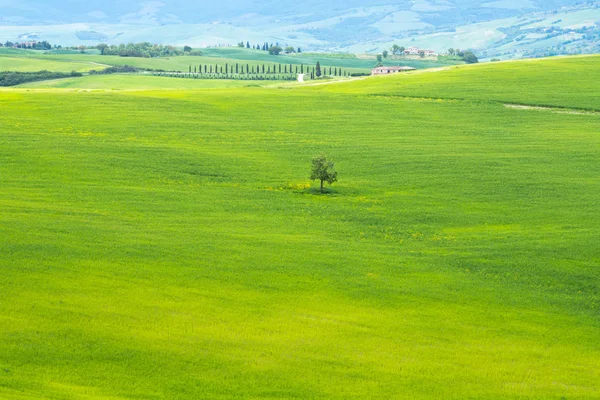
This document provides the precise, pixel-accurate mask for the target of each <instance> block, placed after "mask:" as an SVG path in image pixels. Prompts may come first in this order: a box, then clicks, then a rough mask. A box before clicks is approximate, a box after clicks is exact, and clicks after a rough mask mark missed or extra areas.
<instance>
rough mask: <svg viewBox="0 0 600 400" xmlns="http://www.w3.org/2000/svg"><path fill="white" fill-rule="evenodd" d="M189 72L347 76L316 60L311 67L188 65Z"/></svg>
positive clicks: (339, 70)
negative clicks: (314, 64) (323, 65)
mask: <svg viewBox="0 0 600 400" xmlns="http://www.w3.org/2000/svg"><path fill="white" fill-rule="evenodd" d="M188 73H189V74H225V75H229V74H232V75H257V74H269V75H270V74H294V75H295V74H311V73H314V74H315V76H317V77H320V76H322V75H329V76H348V72H347V71H344V70H342V69H341V68H338V67H324V68H321V64H320V63H318V62H317V65H316V66H314V67H312V66H310V65H303V64H300V65H292V64H273V65H270V64H261V65H250V64H240V63H236V64H231V65H229V64H225V65H218V64H215V65H212V64H204V65H203V64H200V65H194V66H192V65H190V66H189V68H188Z"/></svg>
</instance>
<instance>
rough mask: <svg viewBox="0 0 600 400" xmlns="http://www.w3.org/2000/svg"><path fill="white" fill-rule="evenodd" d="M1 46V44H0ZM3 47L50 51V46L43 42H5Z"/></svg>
mask: <svg viewBox="0 0 600 400" xmlns="http://www.w3.org/2000/svg"><path fill="white" fill-rule="evenodd" d="M0 46H2V44H0ZM4 46H5V47H14V48H17V49H30V50H51V49H52V45H51V44H50V43H48V42H47V41H45V40H43V41H41V42H36V41H33V42H10V41H7V42H6V43H4Z"/></svg>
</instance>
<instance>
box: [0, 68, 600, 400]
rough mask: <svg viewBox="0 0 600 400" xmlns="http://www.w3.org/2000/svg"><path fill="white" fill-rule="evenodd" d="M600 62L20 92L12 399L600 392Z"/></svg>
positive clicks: (15, 131) (6, 188) (11, 107)
mask: <svg viewBox="0 0 600 400" xmlns="http://www.w3.org/2000/svg"><path fill="white" fill-rule="evenodd" d="M598 59H599V58H598V57H590V58H565V59H550V60H540V61H531V62H523V63H498V64H494V65H490V66H486V65H481V66H475V67H461V68H456V69H454V68H453V69H451V70H448V71H438V72H427V73H415V74H407V75H398V76H392V77H383V78H369V79H365V80H361V81H357V82H350V83H336V84H332V85H322V86H311V87H306V88H302V87H287V88H281V89H278V88H276V87H268V88H260V87H251V88H244V87H241V88H222V89H213V90H193V89H191V90H165V89H162V88H163V87H164V86H162V85H163V81H162V80H159V79H156V80H153V81H152V82H150V81H148V82H149V83H143V84H139V85H138V84H134V83H132V84H130V86H131V87H140V86H141V87H146V85H147V84H148V85H149V84H155V83H156V85H157V87H158V88H157V89H153V90H147V91H123V92H108V91H107V92H83V91H82V92H78V91H72V90H60V89H54V90H52V91H49V90H35V89H31V88H30V89H4V90H2V91H0V107H1V109H2V110H3V112H2V113H0V127H1V129H0V156H1V159H2V162H1V163H0V177H1V178H2V179H1V182H2V190H1V191H0V229H1V235H2V240H1V241H0V265H1V266H2V272H3V273H2V278H1V279H0V293H2V296H1V297H0V398H7V399H18V400H21V399H34V398H44V399H113V400H114V399H200V398H210V399H240V398H242V399H292V398H296V399H320V398H328V399H390V398H394V399H490V400H491V399H515V400H516V399H557V400H559V399H595V398H600V383H599V382H600V314H599V312H600V291H599V289H598V288H599V287H600V271H599V269H598V267H599V265H600V248H599V245H598V241H599V239H600V238H599V236H598V226H599V223H600V207H599V206H600V178H599V177H600V164H599V163H598V159H599V156H600V136H599V135H598V133H599V128H600V120H599V116H598V114H594V113H588V114H576V113H571V114H569V113H556V112H552V111H551V110H548V111H545V110H537V109H511V108H507V107H505V106H504V105H503V103H504V102H515V103H521V104H535V105H537V104H545V105H552V106H555V107H566V108H586V109H593V110H598V109H599V106H598V104H599V103H598V101H597V100H598V99H597V93H600V83H599V82H600V80H599V79H596V78H597V75H598V69H597V63H598ZM561 70H563V71H565V70H566V71H570V72H571V73H565V74H562V75H561V79H556V76H557V75H558V73H559V72H558V71H561ZM112 78H113V77H110V78H107V79H112ZM130 78H131V79H140V77H130ZM118 79H126V77H122V78H121V77H119V78H118ZM174 81H181V82H184V81H185V82H191V81H188V80H177V79H174ZM523 82H528V83H529V84H528V85H524V84H523ZM107 84H108V83H107ZM166 87H169V88H170V86H168V85H167V86H166ZM108 89H110V88H108ZM319 152H326V153H327V154H329V155H330V156H332V157H333V158H335V160H336V161H337V164H336V166H337V169H338V171H339V182H338V183H336V184H334V185H333V187H332V188H331V189H330V190H329V191H328V193H327V194H325V195H320V194H318V193H317V192H316V190H315V188H316V183H312V187H310V185H311V183H310V182H309V181H308V179H307V176H308V175H309V164H310V159H311V157H312V156H313V155H315V154H318V153H319Z"/></svg>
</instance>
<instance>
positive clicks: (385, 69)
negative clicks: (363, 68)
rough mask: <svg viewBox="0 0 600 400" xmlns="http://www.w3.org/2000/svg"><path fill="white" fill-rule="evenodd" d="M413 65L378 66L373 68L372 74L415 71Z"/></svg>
mask: <svg viewBox="0 0 600 400" xmlns="http://www.w3.org/2000/svg"><path fill="white" fill-rule="evenodd" d="M415 69H416V68H413V67H377V68H373V69H372V70H371V75H387V74H395V73H396V72H406V71H414V70H415Z"/></svg>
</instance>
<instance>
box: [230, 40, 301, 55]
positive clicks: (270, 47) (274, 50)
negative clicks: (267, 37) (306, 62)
mask: <svg viewBox="0 0 600 400" xmlns="http://www.w3.org/2000/svg"><path fill="white" fill-rule="evenodd" d="M238 47H241V48H244V47H245V48H247V49H253V50H262V51H267V52H269V54H271V55H275V56H276V55H279V54H280V53H281V52H285V53H286V54H290V53H302V49H301V48H300V47H298V48H296V47H294V46H286V47H285V48H283V47H282V46H280V45H279V43H278V42H276V43H268V42H265V43H263V44H256V45H251V44H250V42H248V41H246V43H244V41H241V42H239V43H238Z"/></svg>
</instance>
